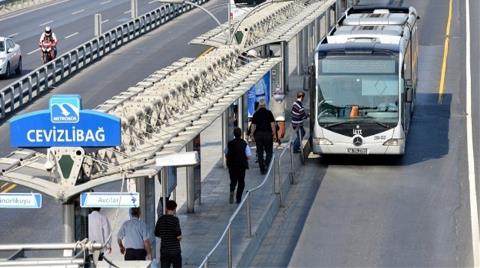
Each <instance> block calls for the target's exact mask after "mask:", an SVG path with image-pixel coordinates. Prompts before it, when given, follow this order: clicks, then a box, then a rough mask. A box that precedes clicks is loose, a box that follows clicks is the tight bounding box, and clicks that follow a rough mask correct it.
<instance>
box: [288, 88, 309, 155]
mask: <svg viewBox="0 0 480 268" xmlns="http://www.w3.org/2000/svg"><path fill="white" fill-rule="evenodd" d="M304 99H305V93H303V92H302V91H299V92H297V99H296V100H295V102H294V103H293V105H292V112H291V115H292V127H293V130H294V131H295V135H296V136H297V137H296V138H295V141H294V142H293V152H294V153H299V152H300V142H301V140H302V139H303V136H305V129H304V128H303V120H304V119H306V118H308V114H307V113H306V112H305V108H304V107H303V100H304ZM299 132H300V135H299Z"/></svg>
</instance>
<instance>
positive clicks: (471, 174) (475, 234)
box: [450, 0, 480, 267]
mask: <svg viewBox="0 0 480 268" xmlns="http://www.w3.org/2000/svg"><path fill="white" fill-rule="evenodd" d="M450 8H452V0H450ZM465 24H466V25H465V32H466V36H465V43H466V51H465V63H466V64H465V72H466V75H465V80H466V81H465V83H466V85H465V86H466V91H467V96H466V98H467V100H466V102H467V105H466V106H467V107H466V112H467V153H468V187H469V192H470V217H471V222H470V223H471V226H472V251H473V252H472V254H473V267H477V265H479V263H478V261H479V257H480V253H479V242H480V236H479V230H478V208H477V186H476V185H475V180H476V178H475V154H474V152H473V123H472V69H471V65H470V52H471V51H470V1H469V0H465Z"/></svg>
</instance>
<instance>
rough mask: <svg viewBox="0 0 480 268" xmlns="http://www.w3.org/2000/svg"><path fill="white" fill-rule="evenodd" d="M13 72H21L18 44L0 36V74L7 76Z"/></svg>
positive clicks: (20, 55) (20, 56) (20, 53)
mask: <svg viewBox="0 0 480 268" xmlns="http://www.w3.org/2000/svg"><path fill="white" fill-rule="evenodd" d="M13 73H16V74H21V73H22V51H21V50H20V45H18V44H15V42H14V41H13V40H12V39H11V38H8V37H1V36H0V76H2V77H3V78H8V77H10V75H12V74H13Z"/></svg>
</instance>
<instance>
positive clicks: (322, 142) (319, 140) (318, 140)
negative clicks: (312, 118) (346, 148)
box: [313, 138, 333, 145]
mask: <svg viewBox="0 0 480 268" xmlns="http://www.w3.org/2000/svg"><path fill="white" fill-rule="evenodd" d="M313 143H314V144H318V145H333V143H332V142H331V141H329V140H328V139H325V138H314V139H313Z"/></svg>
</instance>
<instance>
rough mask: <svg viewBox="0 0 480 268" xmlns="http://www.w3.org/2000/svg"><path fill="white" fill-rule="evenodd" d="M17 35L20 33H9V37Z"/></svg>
mask: <svg viewBox="0 0 480 268" xmlns="http://www.w3.org/2000/svg"><path fill="white" fill-rule="evenodd" d="M17 35H18V33H13V34H11V35H9V36H8V37H10V38H12V37H14V36H17Z"/></svg>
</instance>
